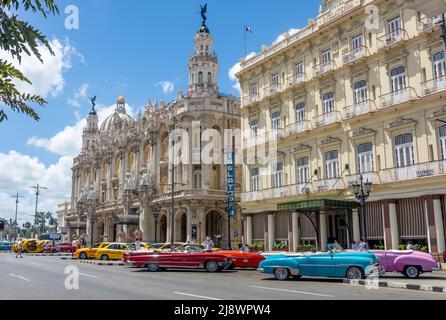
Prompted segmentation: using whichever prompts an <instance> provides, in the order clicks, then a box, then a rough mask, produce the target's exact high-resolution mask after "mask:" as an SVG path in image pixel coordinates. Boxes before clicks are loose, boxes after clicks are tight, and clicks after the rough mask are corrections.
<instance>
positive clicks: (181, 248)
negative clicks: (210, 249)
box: [172, 244, 203, 253]
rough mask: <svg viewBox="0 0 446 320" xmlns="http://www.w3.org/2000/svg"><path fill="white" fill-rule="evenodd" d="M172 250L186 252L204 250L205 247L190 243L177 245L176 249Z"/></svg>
mask: <svg viewBox="0 0 446 320" xmlns="http://www.w3.org/2000/svg"><path fill="white" fill-rule="evenodd" d="M172 252H185V253H189V252H203V249H202V248H201V246H198V245H193V244H188V245H181V246H176V247H175V248H174V249H172Z"/></svg>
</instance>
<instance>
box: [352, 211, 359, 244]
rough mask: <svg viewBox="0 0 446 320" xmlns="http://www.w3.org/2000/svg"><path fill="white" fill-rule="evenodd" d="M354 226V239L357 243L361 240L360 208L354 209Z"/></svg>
mask: <svg viewBox="0 0 446 320" xmlns="http://www.w3.org/2000/svg"><path fill="white" fill-rule="evenodd" d="M352 220H353V221H352V227H353V241H355V242H356V243H360V242H361V226H360V224H359V213H358V209H353V211H352Z"/></svg>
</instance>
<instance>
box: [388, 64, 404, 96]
mask: <svg viewBox="0 0 446 320" xmlns="http://www.w3.org/2000/svg"><path fill="white" fill-rule="evenodd" d="M390 81H391V85H392V92H393V93H396V94H398V93H401V91H404V89H406V68H404V67H398V68H395V69H393V70H392V71H391V73H390Z"/></svg>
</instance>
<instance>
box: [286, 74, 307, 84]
mask: <svg viewBox="0 0 446 320" xmlns="http://www.w3.org/2000/svg"><path fill="white" fill-rule="evenodd" d="M305 81H307V75H306V74H305V73H299V74H295V75H292V76H291V77H289V78H288V80H287V83H288V87H289V88H291V87H295V86H297V85H300V84H303V83H304V82H305Z"/></svg>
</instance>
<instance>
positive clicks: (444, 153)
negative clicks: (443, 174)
mask: <svg viewBox="0 0 446 320" xmlns="http://www.w3.org/2000/svg"><path fill="white" fill-rule="evenodd" d="M440 148H441V158H442V159H443V160H446V125H444V126H442V127H441V128H440Z"/></svg>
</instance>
